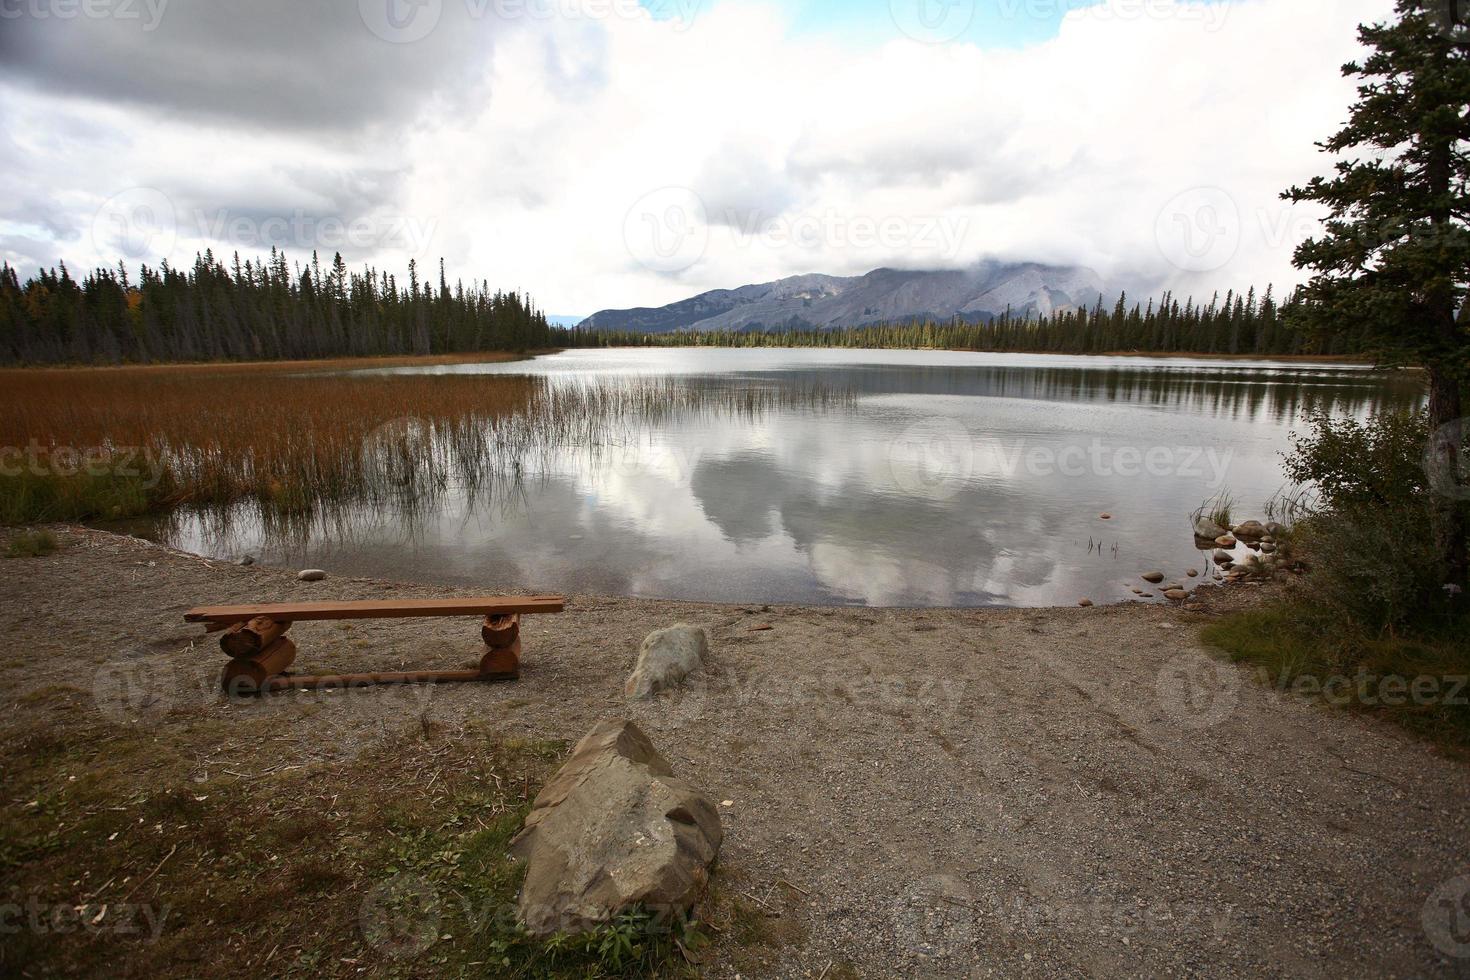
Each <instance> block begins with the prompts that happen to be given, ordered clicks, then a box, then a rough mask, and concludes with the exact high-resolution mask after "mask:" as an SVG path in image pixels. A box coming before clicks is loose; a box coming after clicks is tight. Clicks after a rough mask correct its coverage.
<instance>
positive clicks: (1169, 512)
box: [159, 348, 1421, 606]
mask: <svg viewBox="0 0 1470 980" xmlns="http://www.w3.org/2000/svg"><path fill="white" fill-rule="evenodd" d="M391 372H392V373H428V374H437V373H456V374H466V373H468V374H477V373H483V374H532V375H537V376H540V377H543V378H544V379H545V383H546V384H547V385H548V386H549V387H551V388H556V387H566V386H582V387H584V388H585V387H588V386H594V387H603V388H605V387H608V386H612V387H616V386H618V385H631V384H635V383H645V384H646V382H647V380H648V379H649V378H650V377H655V378H657V379H659V380H660V381H661V382H664V383H668V384H670V385H691V386H697V387H701V388H702V389H703V390H709V391H723V392H727V393H731V394H730V395H729V396H728V397H724V398H714V399H711V400H709V402H708V404H690V405H688V406H687V407H684V408H681V409H678V410H674V411H669V412H657V413H652V414H650V416H649V417H648V418H646V419H636V418H635V419H631V420H629V419H622V420H621V421H620V422H619V423H618V424H617V425H612V426H609V427H607V428H606V430H602V431H598V430H596V429H595V428H594V429H592V430H588V433H590V432H593V431H597V432H598V434H596V435H593V434H588V433H584V434H583V435H581V436H579V437H578V438H575V439H571V440H563V441H559V442H554V443H552V444H549V445H546V446H543V447H541V448H540V449H539V450H538V451H537V452H534V453H530V454H527V455H526V456H525V458H522V459H519V460H517V461H515V463H514V464H513V465H512V464H510V463H507V464H506V466H505V467H504V471H503V472H501V473H499V474H497V476H498V477H499V478H498V479H497V480H495V481H493V483H494V487H495V489H494V491H493V492H487V491H486V490H485V488H484V487H483V486H481V487H478V488H477V489H476V490H475V491H474V492H471V491H468V490H465V489H462V488H457V487H455V486H453V485H450V486H448V487H446V488H445V490H444V492H442V493H441V494H439V495H438V496H437V497H436V498H435V500H434V501H433V503H432V505H431V506H419V507H414V508H405V507H402V506H396V505H392V504H384V503H378V504H374V505H370V506H369V505H361V506H354V507H346V508H337V509H335V510H334V511H332V512H331V513H330V514H323V515H319V516H318V518H317V519H315V520H313V521H311V522H309V525H308V526H302V525H300V524H299V523H298V524H295V525H293V526H292V527H291V529H290V530H289V531H288V530H284V529H282V528H281V527H280V526H279V524H278V523H276V522H268V521H263V520H262V518H261V515H260V514H259V513H256V512H254V511H252V509H250V508H240V509H237V511H235V512H233V513H232V514H230V515H229V516H228V519H225V520H222V519H220V517H219V516H218V515H209V516H206V515H198V514H188V513H181V514H176V515H174V517H173V519H172V520H171V521H170V522H168V523H167V524H166V525H165V526H164V527H163V528H162V529H161V530H160V532H159V534H160V536H161V537H162V538H163V539H164V540H166V541H167V542H168V543H170V544H173V545H175V546H177V547H182V548H185V549H188V550H191V551H195V552H199V553H202V554H206V555H212V556H218V557H227V558H234V557H236V556H239V555H241V554H245V553H249V554H252V555H254V556H255V557H256V558H257V559H258V560H259V561H261V562H263V563H266V564H272V565H281V566H287V567H308V566H311V567H322V568H326V569H328V570H329V571H331V572H332V573H334V574H337V575H352V576H355V575H362V576H375V577H383V578H391V579H402V580H407V581H426V582H441V583H448V584H453V585H462V586H466V587H472V588H485V589H497V588H505V589H517V590H522V589H523V590H535V591H565V592H578V593H601V594H617V595H639V596H662V597H671V598H681V599H706V600H732V601H741V602H786V603H828V604H869V605H880V606H951V605H961V606H973V605H1011V606H1041V605H1071V604H1074V603H1076V602H1077V601H1078V600H1079V599H1081V598H1084V597H1086V598H1090V599H1092V600H1093V601H1094V602H1096V603H1098V604H1104V603H1109V602H1119V601H1137V597H1135V596H1134V595H1133V593H1132V592H1130V591H1129V588H1130V587H1131V586H1134V585H1142V584H1143V583H1141V582H1140V580H1139V575H1140V574H1141V573H1142V572H1144V571H1148V570H1158V571H1161V572H1163V573H1165V574H1166V575H1167V576H1169V577H1170V579H1176V578H1177V579H1178V580H1179V581H1181V582H1187V583H1188V584H1189V586H1190V587H1194V586H1197V585H1198V584H1200V583H1202V582H1204V581H1206V580H1208V579H1209V577H1210V569H1209V565H1208V557H1207V554H1205V553H1202V552H1200V551H1198V550H1196V549H1195V547H1194V543H1193V538H1192V535H1191V534H1190V513H1191V511H1193V510H1194V509H1195V508H1196V507H1198V506H1199V504H1200V503H1201V502H1202V501H1203V500H1204V499H1205V498H1207V497H1210V496H1211V495H1213V494H1215V493H1218V492H1220V491H1222V490H1224V491H1228V492H1229V493H1230V494H1232V495H1233V496H1234V497H1235V498H1237V500H1238V501H1239V502H1240V504H1239V506H1238V507H1237V511H1236V512H1237V514H1238V515H1240V517H1238V518H1237V519H1241V518H1243V517H1264V511H1263V507H1264V504H1265V502H1266V501H1267V500H1268V499H1269V498H1270V497H1271V496H1272V495H1273V494H1275V493H1276V492H1277V491H1278V490H1279V489H1280V488H1281V486H1282V483H1283V477H1282V474H1281V468H1280V453H1281V451H1282V450H1283V449H1285V448H1286V447H1287V446H1288V444H1289V443H1288V434H1289V432H1290V431H1291V430H1292V429H1293V427H1294V426H1298V425H1299V420H1300V418H1301V416H1302V414H1303V413H1304V412H1307V411H1317V410H1330V411H1332V412H1336V413H1352V414H1357V415H1363V414H1366V413H1367V412H1369V411H1371V410H1373V409H1375V408H1384V407H1406V406H1411V405H1415V404H1418V403H1419V401H1420V399H1421V392H1420V388H1419V385H1418V383H1417V381H1415V380H1414V379H1413V378H1412V377H1408V376H1402V375H1399V376H1384V375H1379V374H1375V373H1372V372H1370V371H1367V370H1364V369H1361V368H1357V367H1346V366H1342V365H1319V364H1300V363H1294V364H1281V363H1271V362H1243V361H1231V362H1228V363H1227V362H1220V361H1208V360H1189V359H1161V360H1154V359H1145V358H1121V357H1119V358H1112V357H1109V358H1099V357H1067V356H1049V355H1000V354H971V353H955V352H931V351H845V350H835V351H834V350H772V349H761V350H721V349H687V348H684V349H652V350H648V349H639V350H630V349H619V350H596V351H570V352H566V353H562V354H556V355H551V356H547V357H541V358H537V359H535V360H532V361H523V362H512V363H501V364H486V365H455V366H447V367H424V368H401V369H391ZM814 391H820V392H822V393H823V394H822V397H814V396H813V394H812V393H813V392H814ZM752 392H754V393H757V394H759V395H761V396H762V397H760V398H755V399H749V398H748V397H746V396H748V395H749V394H750V393H752ZM1103 513H1107V514H1110V515H1111V520H1103V519H1101V518H1100V515H1101V514H1103ZM1190 568H1197V569H1199V570H1200V571H1201V575H1200V577H1199V578H1197V579H1186V578H1185V577H1184V576H1185V573H1186V570H1187V569H1190Z"/></svg>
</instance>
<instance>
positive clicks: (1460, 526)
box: [1282, 0, 1470, 585]
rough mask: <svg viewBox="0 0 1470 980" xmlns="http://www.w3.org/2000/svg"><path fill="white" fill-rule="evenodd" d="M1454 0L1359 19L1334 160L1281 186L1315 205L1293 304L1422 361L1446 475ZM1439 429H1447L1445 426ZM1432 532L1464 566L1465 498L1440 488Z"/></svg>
mask: <svg viewBox="0 0 1470 980" xmlns="http://www.w3.org/2000/svg"><path fill="white" fill-rule="evenodd" d="M1465 6H1466V5H1465V3H1464V2H1463V0H1398V4H1397V9H1396V14H1397V17H1398V20H1397V21H1396V22H1394V23H1388V24H1373V25H1362V26H1360V27H1359V29H1358V37H1359V40H1360V41H1361V42H1362V43H1363V45H1364V46H1365V47H1367V48H1369V49H1370V53H1369V55H1368V57H1367V58H1366V59H1364V60H1363V61H1361V62H1350V63H1349V64H1347V65H1344V66H1343V69H1342V70H1343V74H1344V75H1345V76H1348V77H1355V78H1357V79H1359V85H1358V101H1357V102H1356V104H1354V105H1353V107H1352V110H1351V113H1350V118H1349V121H1348V123H1347V125H1346V126H1344V127H1343V129H1342V130H1341V131H1339V132H1338V133H1337V135H1335V136H1333V137H1332V138H1331V139H1329V140H1327V141H1326V142H1325V143H1320V144H1318V145H1319V146H1321V147H1322V149H1323V150H1325V151H1327V152H1329V153H1332V154H1335V155H1337V156H1338V157H1339V159H1338V162H1337V164H1336V173H1335V175H1334V176H1332V177H1330V178H1323V177H1318V178H1316V179H1314V180H1312V182H1311V183H1309V184H1308V185H1307V186H1306V187H1292V188H1291V189H1290V190H1288V191H1286V192H1285V193H1284V194H1283V195H1282V196H1283V198H1285V199H1286V200H1289V201H1294V202H1302V201H1310V202H1316V203H1320V204H1325V205H1326V206H1327V208H1328V209H1329V212H1330V216H1329V217H1328V219H1327V221H1326V223H1325V226H1324V228H1323V231H1322V233H1321V234H1320V235H1318V236H1316V237H1314V238H1311V239H1308V240H1307V241H1305V242H1303V243H1302V244H1301V245H1300V246H1299V247H1298V248H1297V251H1296V256H1295V261H1296V265H1297V267H1298V268H1302V269H1310V270H1312V271H1313V276H1312V278H1311V280H1310V281H1309V282H1308V283H1307V285H1306V286H1305V287H1304V289H1303V292H1302V299H1303V300H1304V303H1303V304H1302V305H1301V306H1300V307H1299V308H1298V312H1299V313H1300V314H1302V315H1305V316H1306V317H1308V318H1309V326H1310V327H1312V328H1313V329H1316V330H1319V331H1322V332H1325V333H1327V334H1337V335H1347V336H1352V335H1353V334H1354V333H1356V334H1357V335H1358V336H1359V337H1361V338H1362V339H1363V341H1364V344H1365V346H1366V348H1367V350H1368V352H1370V353H1373V354H1375V355H1377V356H1378V357H1379V358H1380V360H1381V361H1382V362H1383V363H1386V364H1395V365H1405V364H1408V365H1421V366H1423V367H1424V368H1425V370H1426V371H1427V372H1428V375H1429V416H1430V422H1431V424H1432V426H1433V427H1434V428H1435V430H1436V432H1437V433H1439V434H1440V435H1439V437H1437V438H1436V439H1434V441H1433V442H1432V444H1431V447H1430V450H1429V455H1430V459H1429V462H1430V465H1432V466H1433V467H1435V468H1436V470H1437V471H1438V472H1439V473H1441V474H1450V475H1452V476H1453V477H1454V478H1457V477H1458V474H1459V473H1460V463H1461V460H1460V458H1459V453H1460V452H1462V451H1463V447H1462V446H1461V444H1460V443H1461V438H1460V433H1461V432H1462V427H1461V426H1460V425H1456V424H1454V423H1456V421H1457V420H1458V419H1460V418H1461V416H1462V413H1463V409H1464V405H1465V393H1466V388H1467V384H1470V311H1467V309H1466V307H1465V302H1466V298H1467V294H1470V229H1467V224H1466V223H1467V220H1470V155H1467V148H1470V142H1467V141H1470V27H1467V25H1466V24H1465V23H1464V22H1463V20H1462V15H1463V13H1464V9H1465ZM1446 435H1448V436H1449V437H1446ZM1435 535H1436V541H1437V543H1438V546H1439V551H1440V556H1441V558H1442V560H1443V562H1444V564H1445V571H1446V574H1447V576H1448V581H1450V582H1455V583H1459V584H1462V585H1463V584H1464V583H1465V579H1466V571H1467V555H1466V527H1465V516H1464V512H1463V508H1461V507H1459V506H1458V502H1457V501H1456V500H1455V499H1454V497H1453V496H1451V495H1448V494H1441V495H1439V496H1438V498H1437V500H1436V505H1435Z"/></svg>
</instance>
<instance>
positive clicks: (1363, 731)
mask: <svg viewBox="0 0 1470 980" xmlns="http://www.w3.org/2000/svg"><path fill="white" fill-rule="evenodd" d="M66 543H67V545H68V546H67V547H65V548H64V549H63V550H62V551H60V552H59V553H57V554H55V555H53V556H50V557H46V558H38V559H15V560H10V561H5V562H0V631H3V634H4V635H5V637H6V638H7V643H6V646H5V650H4V652H3V654H0V701H3V702H4V704H5V707H6V710H8V711H20V710H37V709H32V708H29V707H22V703H23V702H22V699H23V697H24V695H25V694H26V693H27V692H30V691H34V690H37V689H38V688H41V687H44V686H47V685H53V684H59V683H70V684H75V685H77V686H90V687H92V689H93V690H94V691H95V692H96V705H97V710H98V711H101V712H104V713H109V714H110V715H115V716H116V718H117V719H119V720H122V721H126V722H127V723H133V724H144V725H157V726H170V725H183V726H187V725H190V724H192V723H193V722H192V721H191V718H195V717H198V715H197V714H195V715H182V716H179V717H175V715H176V714H178V713H177V712H175V713H174V714H171V713H170V709H173V708H177V707H179V706H191V707H194V708H197V709H198V710H199V711H200V712H203V714H204V715H205V716H207V717H209V718H210V719H211V720H212V721H213V722H215V723H217V722H218V721H219V720H220V719H226V720H228V719H231V718H238V719H247V718H248V719H252V720H258V719H259V718H260V717H262V716H267V717H269V718H270V719H272V722H273V725H274V729H275V731H277V733H278V736H277V738H276V739H275V752H276V756H275V757H272V758H269V759H260V760H258V761H256V762H255V763H252V762H251V760H250V759H249V758H245V759H244V760H243V761H238V760H239V758H240V757H239V756H238V754H237V763H236V764H237V765H251V764H256V765H260V766H262V767H264V766H266V765H279V764H280V761H281V760H282V759H286V760H289V761H292V762H293V763H300V764H309V763H310V762H312V761H313V760H317V759H326V760H330V759H333V758H341V757H343V756H346V755H350V754H351V753H354V752H357V751H360V748H361V746H362V745H364V744H367V743H369V742H371V740H373V739H374V738H375V737H382V733H383V732H387V731H395V730H400V729H401V726H402V724H403V722H404V721H405V720H411V719H412V718H414V717H415V716H427V717H430V718H432V719H434V720H436V721H442V722H444V723H446V724H451V725H452V724H454V723H455V722H456V721H457V720H463V719H465V718H479V719H485V718H493V719H499V720H500V723H501V724H503V726H504V728H505V730H506V731H507V732H509V733H512V734H525V735H530V736H535V737H538V738H556V739H566V740H574V739H576V738H577V737H579V736H580V735H581V734H583V733H584V732H585V731H586V730H587V729H588V728H589V727H591V725H592V724H593V723H594V722H596V721H597V720H599V719H601V718H604V717H614V716H627V717H632V718H633V719H635V720H636V721H637V722H638V724H639V725H641V726H643V728H644V729H645V730H646V731H647V732H648V733H649V735H650V736H651V737H652V738H653V740H654V742H655V744H656V745H658V746H659V747H660V748H661V750H662V751H664V753H665V754H666V755H667V756H668V757H669V758H670V760H671V761H672V762H673V764H674V766H675V769H676V770H677V771H678V772H679V774H680V775H683V776H686V777H688V778H689V779H691V780H693V781H694V782H695V783H697V784H699V785H702V786H704V787H706V788H707V789H708V791H709V792H710V794H711V795H712V796H713V797H714V798H715V799H716V800H718V801H730V803H731V805H729V806H728V807H723V809H722V814H723V817H724V819H725V822H726V828H727V838H726V842H725V847H724V851H723V853H722V858H721V871H720V878H721V880H722V887H723V888H725V889H726V893H727V894H738V895H745V896H749V897H750V898H751V899H752V900H758V901H759V902H761V903H764V904H765V905H766V906H768V907H769V908H770V909H772V910H773V911H778V912H779V913H780V914H781V919H780V920H779V923H780V925H781V929H780V930H778V931H777V932H775V933H774V934H773V935H774V938H772V939H771V940H770V941H769V942H767V943H766V944H765V945H763V946H759V947H757V948H755V949H754V950H752V949H750V948H741V949H738V950H737V949H735V948H734V946H733V940H732V939H731V938H729V937H728V936H722V937H720V938H719V939H718V940H717V943H716V947H715V950H714V956H713V957H712V960H713V962H712V963H711V965H710V966H709V967H708V969H707V973H708V974H709V975H711V976H716V977H722V976H734V975H736V974H737V973H739V974H741V975H744V976H793V977H807V976H810V977H817V976H819V975H823V973H824V971H825V975H826V976H828V977H835V976H842V975H848V976H851V975H854V974H856V975H861V976H875V977H879V976H992V975H994V976H1007V977H1010V976H1038V977H1042V976H1044V977H1058V976H1118V975H1153V976H1162V975H1180V974H1186V975H1202V976H1247V975H1263V974H1269V975H1282V974H1287V975H1293V976H1400V977H1408V976H1470V905H1467V906H1466V911H1465V916H1464V918H1463V920H1462V924H1463V925H1464V926H1465V927H1466V928H1465V930H1464V933H1463V934H1461V935H1458V938H1456V937H1455V936H1451V937H1449V939H1447V938H1446V937H1445V936H1444V935H1443V934H1440V935H1439V936H1438V938H1439V946H1438V947H1437V946H1436V945H1435V943H1434V942H1433V938H1434V937H1433V936H1432V935H1431V934H1430V933H1432V932H1433V930H1432V929H1431V930H1430V932H1428V933H1427V932H1426V929H1425V926H1424V911H1425V908H1426V902H1427V901H1429V900H1430V898H1431V894H1432V893H1434V892H1435V889H1436V888H1437V887H1439V886H1441V885H1442V884H1443V883H1445V882H1447V881H1449V880H1451V879H1454V878H1456V877H1457V876H1461V875H1466V874H1470V765H1467V764H1465V763H1464V762H1461V761H1457V760H1454V759H1450V758H1446V757H1444V756H1442V755H1441V754H1439V753H1437V752H1435V751H1433V750H1431V749H1429V748H1427V747H1425V746H1424V745H1422V744H1420V743H1417V742H1415V741H1413V740H1412V739H1410V738H1408V737H1406V736H1404V735H1402V734H1400V733H1398V732H1397V731H1395V730H1393V729H1390V728H1387V727H1385V726H1382V725H1379V724H1376V723H1372V722H1369V721H1365V720H1362V719H1359V718H1355V717H1351V716H1347V715H1344V714H1340V713H1328V712H1325V711H1323V710H1320V709H1318V708H1316V707H1313V706H1311V705H1309V704H1307V703H1305V702H1303V701H1301V700H1298V699H1295V698H1293V697H1290V696H1286V695H1282V694H1278V693H1277V692H1274V691H1272V690H1270V689H1267V688H1264V687H1262V686H1260V685H1258V684H1256V683H1255V682H1254V681H1253V680H1252V679H1251V678H1250V676H1249V675H1248V674H1247V673H1246V672H1245V671H1243V670H1241V669H1239V668H1236V667H1233V666H1228V665H1225V664H1222V663H1220V662H1218V661H1217V660H1214V659H1212V658H1211V657H1210V656H1209V655H1208V654H1207V652H1206V651H1205V650H1204V649H1203V648H1202V647H1201V646H1200V644H1199V641H1198V635H1197V634H1198V628H1199V625H1200V624H1201V623H1202V622H1204V621H1205V620H1206V619H1207V617H1208V615H1209V613H1208V612H1206V613H1187V612H1184V611H1182V610H1177V609H1172V608H1167V607H1160V606H1152V605H1151V606H1144V605H1136V606H1126V607H1121V606H1116V607H1109V608H1094V609H1055V610H998V611H996V610H990V611H982V610H869V609H827V608H782V607H773V608H757V607H740V606H726V605H713V604H690V603H676V602H664V601H654V600H636V599H616V598H595V597H573V598H572V599H571V600H570V601H569V603H568V608H567V611H566V612H565V613H564V614H563V615H560V616H545V617H536V618H533V619H528V620H527V624H526V626H527V628H526V630H525V633H524V634H523V635H524V636H525V641H526V652H525V661H524V671H523V676H522V679H521V681H520V682H519V683H517V684H507V685H495V686H480V685H460V686H443V687H439V688H434V689H428V690H405V689H391V688H384V689H376V690H371V691H365V692H353V693H346V694H343V693H338V694H336V695H326V694H290V695H282V696H277V697H272V698H268V699H264V700H257V701H247V702H244V703H228V702H226V701H225V700H224V699H223V698H222V697H220V696H219V695H218V694H217V693H216V689H215V684H216V679H217V676H218V670H219V667H220V659H219V654H218V650H217V649H216V648H215V647H214V646H213V643H212V640H205V639H203V638H202V636H201V635H200V631H199V630H197V628H192V627H188V626H186V625H185V624H184V623H183V622H182V621H181V618H180V617H181V614H182V613H183V611H184V610H185V609H186V608H188V607H189V606H192V605H195V604H200V603H223V602H241V601H261V600H273V599H276V600H286V599H304V598H365V597H376V596H384V595H388V594H397V595H419V596H433V595H439V594H449V590H445V589H440V588H436V587H434V586H408V585H401V584H392V583H383V582H375V581H366V580H344V579H336V578H329V579H328V580H327V581H325V582H320V583H314V584H305V583H298V582H297V581H295V578H294V576H293V575H291V574H288V573H284V572H281V571H277V570H271V569H264V568H240V567H235V566H230V565H222V564H219V563H211V562H206V561H204V560H202V559H198V558H195V557H192V556H185V555H180V554H177V553H174V552H171V551H168V550H166V549H163V548H159V547H156V546H153V545H149V544H147V543H144V542H139V541H135V540H133V539H128V538H122V537H117V536H114V535H109V534H104V533H100V532H69V533H68V534H67V535H66ZM675 622H689V623H695V624H698V625H701V626H704V627H705V628H706V629H707V630H708V631H709V633H710V637H711V645H712V650H713V658H714V661H715V667H714V668H713V670H712V672H711V674H710V676H709V678H708V681H707V683H706V684H705V685H703V687H696V688H694V689H691V690H689V691H686V692H685V693H683V694H681V695H679V696H676V697H665V698H661V699H659V700H657V701H655V702H653V703H651V704H643V705H635V706H631V707H630V706H629V705H627V704H626V703H625V702H624V701H623V699H622V697H621V684H622V681H623V679H624V677H625V676H626V674H627V671H628V670H629V669H630V667H631V665H632V663H633V660H634V657H635V653H636V650H637V646H638V643H639V641H640V640H641V638H642V637H643V636H644V635H645V634H646V633H648V632H649V631H650V630H652V629H655V628H658V627H661V626H667V625H670V624H672V623H675ZM757 627H770V628H769V629H758V628H757ZM292 636H293V637H294V638H295V639H296V641H297V643H298V645H299V646H300V648H301V655H300V657H299V659H298V661H297V667H298V668H309V669H313V670H316V669H319V670H330V669H338V668H350V669H363V670H365V669H394V668H397V667H398V666H400V665H412V666H431V665H444V666H453V665H458V664H460V663H464V662H468V661H471V660H473V659H475V658H476V656H477V654H476V652H475V651H476V649H477V646H478V637H477V633H476V631H475V629H474V626H473V624H471V623H469V622H467V621H462V620H443V621H416V622H363V623H356V624H350V626H347V627H346V628H344V626H343V624H332V623H302V624H298V625H297V626H296V627H295V628H293V630H292ZM124 694H126V697H124V696H123V695H124ZM218 751H220V749H219V747H218V746H216V745H205V744H201V745H199V746H198V753H199V759H200V763H201V764H208V763H209V762H210V760H211V758H212V755H211V754H212V753H216V752H218ZM387 791H388V790H385V792H387ZM1456 943H1458V944H1459V945H1455V944H1456ZM1447 944H1448V949H1449V951H1448V952H1446V951H1445V948H1446V946H1447ZM1451 954H1459V955H1451Z"/></svg>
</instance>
